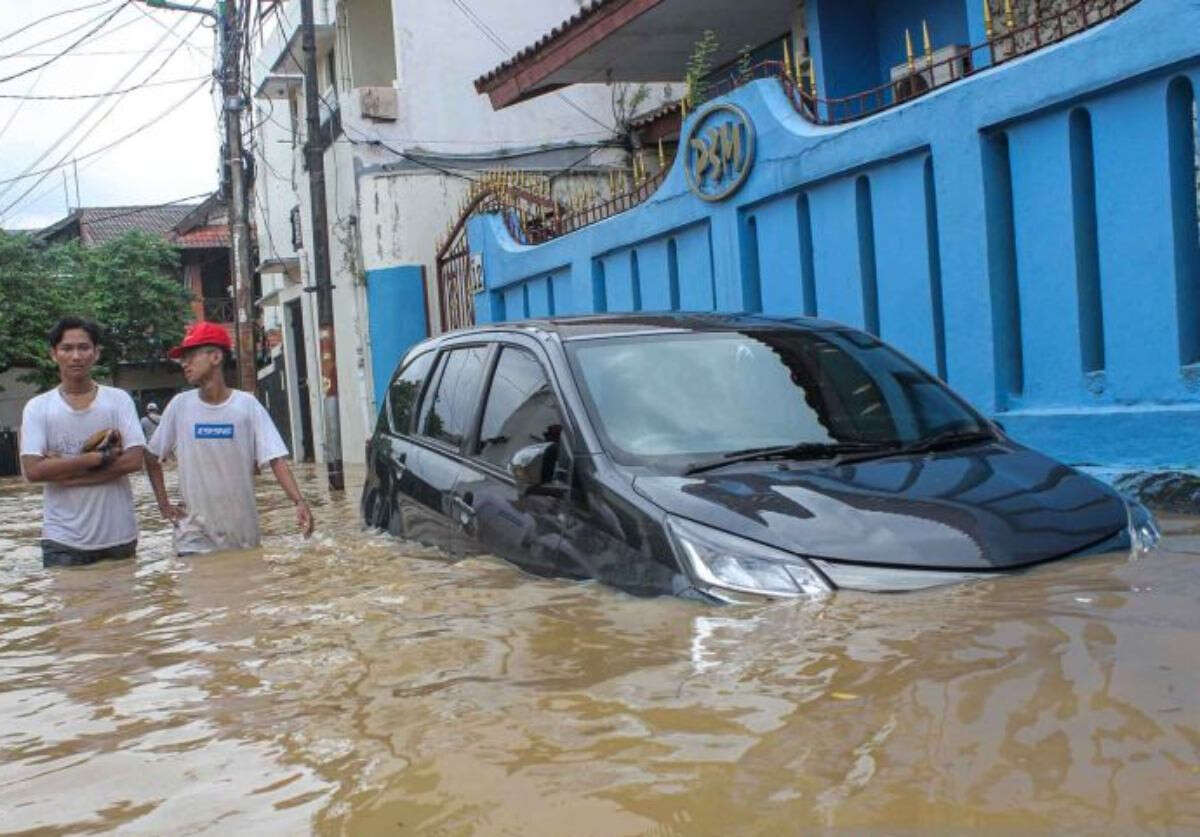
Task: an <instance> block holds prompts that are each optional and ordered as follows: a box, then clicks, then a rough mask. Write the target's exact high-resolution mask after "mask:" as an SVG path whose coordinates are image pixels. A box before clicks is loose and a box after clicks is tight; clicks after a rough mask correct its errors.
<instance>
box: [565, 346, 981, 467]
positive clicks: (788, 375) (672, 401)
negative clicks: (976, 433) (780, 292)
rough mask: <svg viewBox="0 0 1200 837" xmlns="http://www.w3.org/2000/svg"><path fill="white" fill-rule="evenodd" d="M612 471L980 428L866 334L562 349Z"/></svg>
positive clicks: (932, 382)
mask: <svg viewBox="0 0 1200 837" xmlns="http://www.w3.org/2000/svg"><path fill="white" fill-rule="evenodd" d="M568 355H569V357H570V359H571V363H572V366H573V368H574V370H575V375H576V379H577V380H578V381H579V382H580V384H581V388H582V389H583V391H584V395H585V398H586V400H587V402H588V408H589V412H590V413H591V414H592V417H593V421H594V423H595V424H596V425H597V428H598V429H599V430H600V432H601V435H602V436H603V437H604V438H605V441H606V447H608V448H609V449H610V452H611V453H612V454H613V455H614V457H616V458H617V459H618V460H619V461H622V462H625V463H627V464H629V463H640V462H646V461H647V460H654V459H655V458H658V457H675V456H679V457H682V456H688V457H695V456H696V455H697V454H707V455H714V454H725V453H729V452H733V451H745V450H750V449H756V448H767V447H774V446H778V445H803V444H813V445H837V444H857V443H865V444H872V445H874V444H880V445H887V444H905V443H908V442H913V441H916V440H917V439H920V438H924V437H927V436H929V435H930V434H935V433H941V432H944V431H948V430H955V431H957V430H963V431H973V430H980V429H982V428H984V424H983V420H982V419H980V417H979V416H978V415H977V414H976V413H974V412H973V411H972V410H970V408H969V407H967V406H966V405H965V404H963V402H961V401H960V400H959V399H958V398H956V397H955V396H954V395H953V394H952V393H951V392H950V391H949V390H948V389H946V387H945V386H943V385H942V384H940V383H939V382H938V381H937V380H936V379H934V378H933V377H932V376H930V375H928V374H927V373H925V372H922V371H921V370H920V369H919V368H918V367H916V366H914V365H913V364H912V363H911V362H909V361H907V360H905V359H904V358H903V357H902V356H901V355H899V354H898V353H896V352H894V351H892V350H891V349H889V348H888V347H887V346H885V345H883V344H882V343H880V342H879V341H878V340H876V339H875V338H873V337H870V336H868V335H859V334H856V333H854V332H850V331H835V330H830V331H822V332H813V331H801V330H792V329H779V330H762V331H759V330H754V331H747V332H709V333H695V334H651V335H646V334H642V335H633V336H628V337H614V338H605V339H602V340H584V341H575V342H572V343H568Z"/></svg>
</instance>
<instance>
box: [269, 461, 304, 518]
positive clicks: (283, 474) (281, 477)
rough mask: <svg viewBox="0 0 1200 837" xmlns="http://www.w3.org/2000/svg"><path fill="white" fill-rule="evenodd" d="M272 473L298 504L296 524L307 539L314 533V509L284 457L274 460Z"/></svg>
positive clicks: (284, 490) (285, 492)
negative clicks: (302, 492) (301, 491)
mask: <svg viewBox="0 0 1200 837" xmlns="http://www.w3.org/2000/svg"><path fill="white" fill-rule="evenodd" d="M271 471H272V472H273V473H274V474H275V479H276V480H278V481H279V486H280V488H282V489H283V493H284V494H286V495H287V496H288V499H289V500H291V501H292V502H293V503H295V504H296V524H297V525H298V526H299V527H300V533H301V534H302V535H304V537H306V538H307V537H308V536H309V535H311V534H312V533H313V516H312V509H310V508H309V507H308V503H307V502H305V500H304V495H303V494H301V493H300V486H298V485H297V484H296V478H295V477H294V476H293V475H292V469H291V468H289V467H288V464H287V459H285V458H284V457H282V456H278V457H276V458H275V459H272V460H271Z"/></svg>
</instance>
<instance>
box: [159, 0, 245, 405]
mask: <svg viewBox="0 0 1200 837" xmlns="http://www.w3.org/2000/svg"><path fill="white" fill-rule="evenodd" d="M243 2H245V3H249V2H251V0H243ZM237 3H238V0H218V2H217V7H216V10H215V11H214V10H212V9H205V8H202V7H200V6H189V5H185V4H180V3H172V2H168V1H167V0H146V5H147V6H150V7H152V8H157V9H172V10H174V11H180V12H194V13H196V14H202V15H205V16H207V17H210V18H212V19H213V21H214V22H215V23H216V25H217V30H218V33H219V36H220V37H219V41H218V43H219V49H220V58H221V60H220V68H221V69H220V74H221V78H220V81H221V103H222V104H221V112H222V113H223V114H224V117H225V153H226V155H227V158H226V159H225V161H224V162H226V163H228V164H229V180H230V190H229V191H230V194H229V240H230V243H231V245H232V249H233V258H232V262H233V265H232V266H233V288H234V309H235V310H234V328H235V330H236V332H237V334H236V339H235V341H234V343H235V345H236V346H237V367H238V387H239V388H241V389H243V390H245V391H246V392H249V393H253V392H254V391H255V389H256V388H257V384H258V372H257V370H256V369H255V365H254V310H253V299H252V298H251V268H250V226H249V223H248V221H247V218H246V181H245V171H244V169H243V166H242V110H243V109H244V108H245V106H246V103H245V100H244V99H243V98H242V79H241V61H240V60H239V57H240V55H241V47H242V43H241V40H242V38H241V32H240V31H239V29H238V26H237V19H238V15H237Z"/></svg>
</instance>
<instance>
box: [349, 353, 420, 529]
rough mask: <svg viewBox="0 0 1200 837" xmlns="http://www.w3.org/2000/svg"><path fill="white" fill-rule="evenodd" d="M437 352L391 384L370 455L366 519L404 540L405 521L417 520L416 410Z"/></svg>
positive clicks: (413, 364) (412, 362) (404, 370)
mask: <svg viewBox="0 0 1200 837" xmlns="http://www.w3.org/2000/svg"><path fill="white" fill-rule="evenodd" d="M436 359H437V352H434V351H429V352H425V353H424V354H421V355H418V356H417V357H415V358H412V359H411V360H409V362H408V363H406V364H405V365H404V366H403V367H402V368H401V369H399V370H397V371H396V374H395V375H394V376H393V377H392V380H391V383H389V384H388V389H387V396H386V399H385V402H384V406H383V409H382V410H381V411H380V414H379V421H378V423H377V424H376V428H375V434H374V435H373V436H372V437H371V441H370V447H369V448H368V451H367V467H368V468H369V469H370V470H369V472H368V474H367V481H368V486H367V488H368V490H367V492H366V495H365V497H364V504H363V515H364V518H365V522H366V524H367V525H368V526H377V527H379V528H381V529H386V530H387V531H388V532H390V533H391V534H393V535H401V536H403V535H405V534H406V532H407V530H408V528H409V527H408V524H407V523H406V520H408V519H411V518H412V516H413V513H414V512H413V508H412V507H413V502H414V499H415V486H414V480H413V474H412V472H411V471H410V470H409V462H410V460H411V459H413V457H414V453H413V450H414V447H416V446H415V445H414V444H413V441H412V433H413V426H414V424H415V421H416V416H417V407H418V405H419V404H420V399H421V395H422V393H423V392H424V391H425V383H426V381H427V380H428V379H429V377H430V371H431V370H432V369H433V365H434V361H435V360H436Z"/></svg>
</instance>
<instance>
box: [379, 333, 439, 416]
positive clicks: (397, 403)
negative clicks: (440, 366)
mask: <svg viewBox="0 0 1200 837" xmlns="http://www.w3.org/2000/svg"><path fill="white" fill-rule="evenodd" d="M434 357H436V354H435V353H434V352H426V353H425V354H423V355H421V356H419V357H417V358H414V359H413V360H412V361H411V362H410V363H409V364H408V366H406V367H404V369H402V370H401V371H400V373H399V374H398V375H396V377H395V378H394V379H393V380H392V383H391V385H390V386H389V387H388V396H387V400H388V421H389V423H390V425H391V430H392V432H393V433H399V434H401V435H404V434H407V433H408V432H409V430H410V429H411V428H412V416H413V408H414V407H416V404H417V399H418V398H420V396H421V387H422V385H423V384H424V383H425V378H426V377H427V376H428V375H429V369H430V367H431V366H433V359H434Z"/></svg>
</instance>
